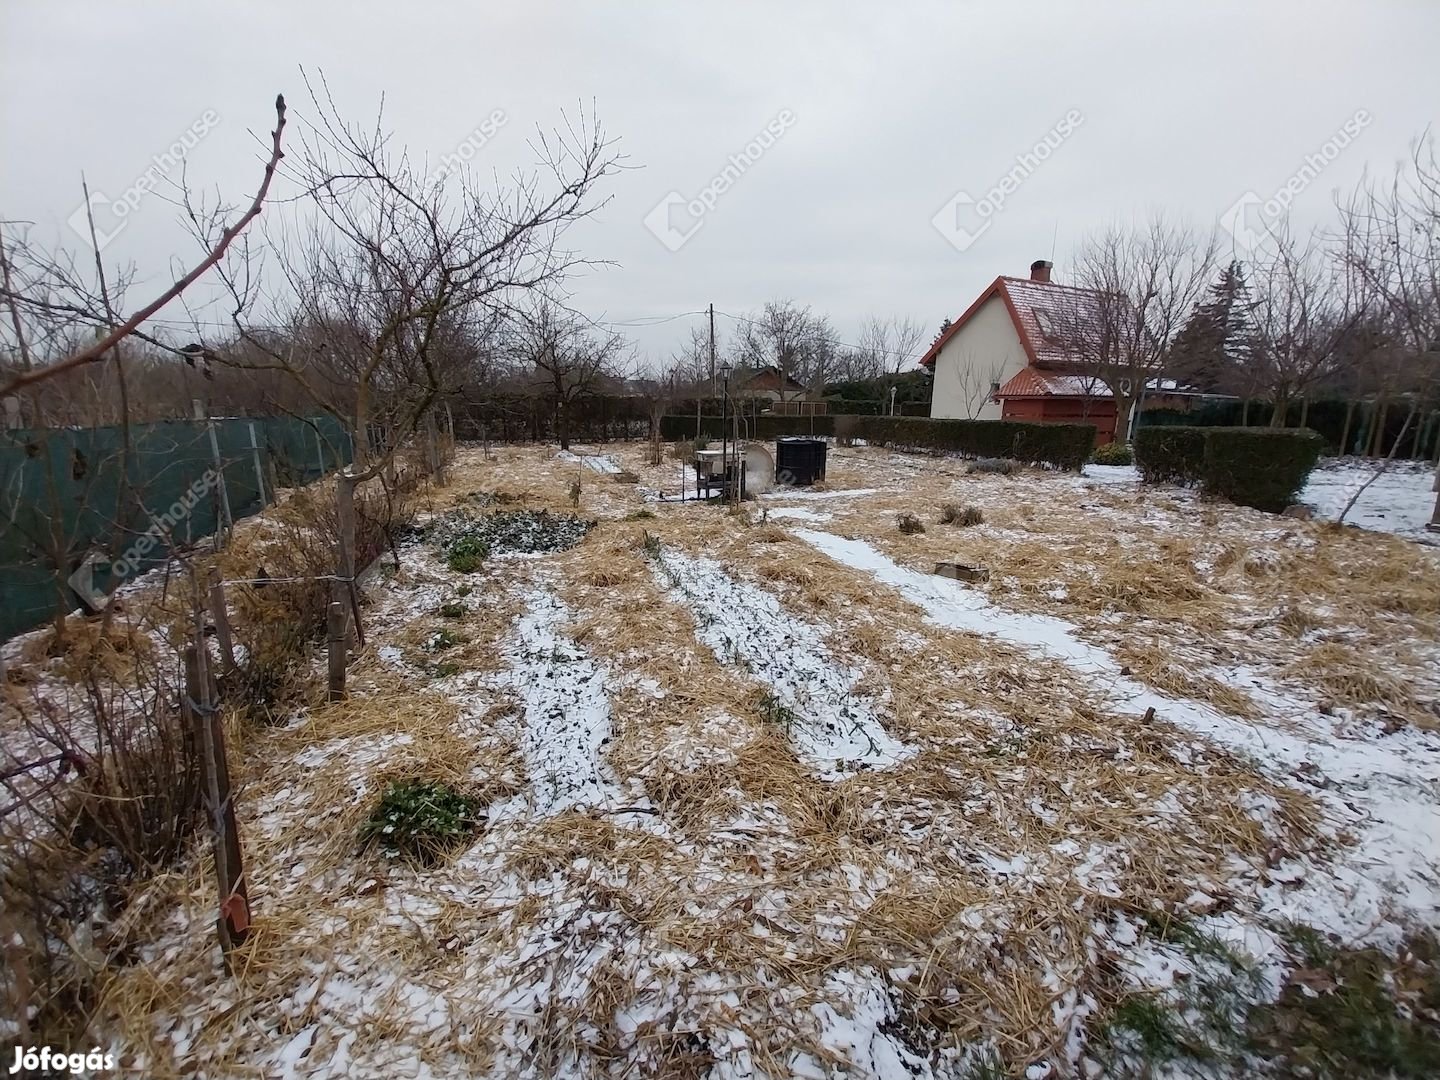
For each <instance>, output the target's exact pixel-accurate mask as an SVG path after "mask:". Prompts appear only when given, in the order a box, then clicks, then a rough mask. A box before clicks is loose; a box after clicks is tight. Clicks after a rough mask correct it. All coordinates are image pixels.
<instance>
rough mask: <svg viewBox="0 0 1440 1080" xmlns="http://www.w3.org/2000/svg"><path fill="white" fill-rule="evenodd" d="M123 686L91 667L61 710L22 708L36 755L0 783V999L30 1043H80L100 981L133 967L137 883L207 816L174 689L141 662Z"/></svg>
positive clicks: (47, 705) (182, 847)
mask: <svg viewBox="0 0 1440 1080" xmlns="http://www.w3.org/2000/svg"><path fill="white" fill-rule="evenodd" d="M171 670H173V668H172V669H171ZM132 679H133V682H132V684H131V685H121V684H117V683H116V682H114V681H112V680H110V679H109V678H108V677H107V676H106V675H105V674H104V673H103V671H102V670H101V667H100V666H98V665H97V666H95V667H92V668H91V669H89V670H88V671H87V672H86V673H85V676H84V683H85V685H84V691H83V692H77V693H74V694H71V695H70V696H69V697H68V699H66V702H65V704H63V705H56V704H54V703H52V702H48V701H47V702H41V701H40V700H39V699H38V698H37V700H36V702H35V704H34V705H33V706H32V705H27V704H26V703H25V702H17V707H18V709H19V712H20V715H21V718H22V721H23V723H24V725H25V728H26V734H28V736H29V742H30V745H31V747H32V748H33V749H31V750H30V751H28V752H26V753H25V754H24V759H22V760H20V761H19V762H18V763H17V765H16V766H14V767H12V768H8V769H7V770H6V773H5V776H4V780H3V788H0V866H3V868H4V869H3V874H4V877H3V890H0V896H3V901H0V922H3V926H4V933H5V941H6V944H5V949H6V959H7V964H6V968H5V969H4V972H3V973H0V999H3V1000H4V1001H5V1003H6V1006H7V1008H6V1010H5V1011H6V1012H7V1013H8V1014H9V1015H10V1016H13V1017H15V1018H16V1019H17V1020H18V1021H19V1022H20V1024H21V1032H20V1034H21V1036H22V1041H28V1042H30V1043H32V1044H37V1043H50V1044H58V1045H62V1046H74V1045H79V1044H80V1042H81V1040H82V1039H83V1038H84V1037H85V1032H86V1029H87V1026H88V1024H89V1021H90V1018H91V1016H92V1014H93V1012H94V1009H95V1007H96V1003H97V1001H98V998H99V994H100V992H101V990H102V989H103V981H104V980H105V979H106V978H107V977H108V975H109V974H110V973H111V972H113V970H114V968H116V967H117V966H119V965H123V964H126V963H129V962H131V961H132V960H133V959H134V958H135V956H134V953H135V949H136V945H137V942H136V940H135V938H134V930H135V927H134V925H133V922H134V920H128V919H126V918H124V916H125V913H126V907H127V904H128V902H129V898H130V891H131V888H132V886H134V885H136V884H138V883H139V882H142V881H144V880H146V879H147V878H150V877H151V876H153V875H154V874H155V873H156V872H157V871H159V870H161V869H164V868H166V867H169V866H170V865H172V864H173V863H174V862H175V861H176V860H177V859H178V858H179V857H180V856H181V855H182V854H183V853H184V852H185V851H186V850H187V847H188V844H189V841H190V838H191V835H192V833H193V831H194V829H195V828H196V827H197V825H199V823H200V822H201V820H202V815H201V806H202V790H201V784H200V774H199V762H198V757H197V754H196V750H195V744H194V739H193V736H192V735H191V728H190V726H189V725H187V724H186V723H184V721H183V719H182V717H181V715H180V714H179V712H178V710H177V708H176V707H175V704H174V703H175V702H177V701H178V700H179V699H180V690H179V687H178V686H176V685H173V676H167V675H165V674H164V672H162V671H161V669H160V668H159V666H158V665H156V664H155V663H154V662H153V661H151V660H149V659H144V660H137V663H136V666H135V669H134V670H133V671H132ZM11 745H12V749H13V747H14V745H15V744H14V743H12V744H11ZM12 760H13V759H12ZM24 766H29V767H24Z"/></svg>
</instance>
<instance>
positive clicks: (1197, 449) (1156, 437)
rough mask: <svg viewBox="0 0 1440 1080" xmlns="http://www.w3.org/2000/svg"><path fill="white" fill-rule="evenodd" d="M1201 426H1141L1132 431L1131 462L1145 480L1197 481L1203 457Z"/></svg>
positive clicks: (1164, 482) (1203, 441)
mask: <svg viewBox="0 0 1440 1080" xmlns="http://www.w3.org/2000/svg"><path fill="white" fill-rule="evenodd" d="M1212 430H1218V429H1214V428H1201V427H1142V428H1140V429H1139V430H1137V431H1136V432H1135V446H1134V450H1135V464H1136V465H1137V466H1139V468H1140V479H1142V480H1144V481H1145V483H1147V484H1183V485H1185V486H1186V487H1194V486H1196V485H1198V484H1199V483H1200V478H1201V475H1202V472H1203V465H1204V461H1205V433H1206V432H1207V431H1212Z"/></svg>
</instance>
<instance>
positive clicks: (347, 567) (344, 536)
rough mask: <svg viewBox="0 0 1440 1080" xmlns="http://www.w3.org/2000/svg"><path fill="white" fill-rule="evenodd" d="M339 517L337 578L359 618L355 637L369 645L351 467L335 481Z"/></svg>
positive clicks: (352, 612)
mask: <svg viewBox="0 0 1440 1080" xmlns="http://www.w3.org/2000/svg"><path fill="white" fill-rule="evenodd" d="M335 506H336V518H337V521H338V524H339V526H340V537H339V551H338V552H337V555H338V559H337V562H338V563H339V568H338V571H337V573H336V575H335V576H336V577H338V578H339V579H340V584H341V585H342V586H343V587H344V589H345V596H343V597H341V599H345V600H346V602H347V603H348V605H349V608H350V613H351V614H352V615H353V616H354V618H355V636H356V639H357V640H358V641H359V643H360V647H361V648H364V646H365V630H364V628H363V627H362V626H361V625H360V598H359V594H358V593H357V591H356V589H355V480H354V478H353V477H351V475H350V470H349V469H342V470H340V474H339V476H338V477H337V478H336V482H335Z"/></svg>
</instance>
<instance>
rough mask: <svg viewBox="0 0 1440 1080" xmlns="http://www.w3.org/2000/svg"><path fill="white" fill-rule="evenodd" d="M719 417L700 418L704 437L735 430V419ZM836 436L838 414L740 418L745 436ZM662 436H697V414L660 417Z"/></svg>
mask: <svg viewBox="0 0 1440 1080" xmlns="http://www.w3.org/2000/svg"><path fill="white" fill-rule="evenodd" d="M724 424H725V430H722V421H721V418H720V417H718V416H702V417H701V418H700V436H701V438H705V439H719V438H720V437H721V435H722V434H725V433H726V431H728V432H731V433H733V432H734V430H735V429H734V421H733V420H728V421H725V422H724ZM811 434H814V435H821V436H825V435H834V434H835V417H833V416H831V415H829V414H828V413H822V414H821V415H819V416H774V415H772V414H770V413H762V414H761V415H759V416H748V415H747V416H742V417H741V418H740V437H741V438H742V439H778V438H781V437H782V436H785V435H811ZM660 437H661V438H662V439H665V440H667V441H669V442H679V441H680V440H681V439H693V438H694V437H695V416H694V414H691V415H690V416H683V415H671V416H662V417H661V418H660Z"/></svg>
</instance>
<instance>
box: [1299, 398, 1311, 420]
mask: <svg viewBox="0 0 1440 1080" xmlns="http://www.w3.org/2000/svg"><path fill="white" fill-rule="evenodd" d="M1309 421H1310V395H1308V394H1301V395H1300V426H1301V427H1302V428H1303V427H1304V426H1305V425H1306V424H1307V423H1309Z"/></svg>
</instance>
